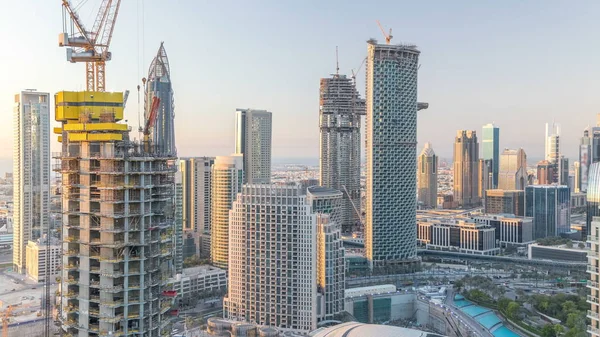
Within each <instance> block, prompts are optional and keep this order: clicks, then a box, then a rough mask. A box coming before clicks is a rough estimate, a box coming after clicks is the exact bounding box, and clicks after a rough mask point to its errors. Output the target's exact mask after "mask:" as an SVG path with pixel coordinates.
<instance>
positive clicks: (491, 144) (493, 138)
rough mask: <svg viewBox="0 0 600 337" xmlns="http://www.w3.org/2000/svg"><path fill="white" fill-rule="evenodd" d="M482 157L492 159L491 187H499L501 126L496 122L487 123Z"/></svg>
mask: <svg viewBox="0 0 600 337" xmlns="http://www.w3.org/2000/svg"><path fill="white" fill-rule="evenodd" d="M481 136H482V137H481V138H482V139H481V142H482V144H481V147H482V151H481V152H482V156H481V157H482V159H484V160H491V161H492V185H491V186H490V187H489V188H490V189H494V188H498V173H499V172H500V128H498V127H497V126H495V125H494V124H486V125H484V126H483V128H482V134H481Z"/></svg>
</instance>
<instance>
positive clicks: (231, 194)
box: [210, 154, 244, 269]
mask: <svg viewBox="0 0 600 337" xmlns="http://www.w3.org/2000/svg"><path fill="white" fill-rule="evenodd" d="M243 167H244V164H243V157H242V155H237V154H236V155H231V156H218V157H216V158H215V161H214V164H213V166H212V173H211V205H210V206H211V214H210V215H211V225H210V226H211V228H210V232H211V235H210V258H211V260H212V263H213V265H215V266H216V267H218V268H223V269H226V268H227V262H228V260H229V256H230V255H229V210H230V209H231V205H232V204H233V202H234V201H235V198H236V196H237V194H238V193H239V192H240V190H241V188H242V184H243V181H244V170H243Z"/></svg>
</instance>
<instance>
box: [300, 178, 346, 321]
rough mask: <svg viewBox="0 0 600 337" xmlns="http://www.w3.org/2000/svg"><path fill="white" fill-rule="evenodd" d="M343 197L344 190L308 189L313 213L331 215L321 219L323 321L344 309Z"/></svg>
mask: <svg viewBox="0 0 600 337" xmlns="http://www.w3.org/2000/svg"><path fill="white" fill-rule="evenodd" d="M301 188H302V185H301ZM342 196H343V194H342V192H340V191H338V190H335V189H332V188H328V187H320V186H311V187H308V188H307V190H306V199H307V202H308V203H309V204H310V205H311V207H312V212H313V213H319V214H326V215H327V216H328V217H327V218H326V217H322V216H320V215H319V216H318V218H317V292H318V300H319V301H321V303H320V305H318V306H317V308H322V312H317V316H318V320H319V321H322V320H331V319H334V317H335V315H337V314H340V313H341V312H342V311H344V288H345V282H346V273H345V272H346V269H345V265H344V247H343V245H342V232H341V229H342V227H341V226H340V222H339V221H340V220H341V219H342V218H343V216H344V208H343V207H344V200H343V199H342Z"/></svg>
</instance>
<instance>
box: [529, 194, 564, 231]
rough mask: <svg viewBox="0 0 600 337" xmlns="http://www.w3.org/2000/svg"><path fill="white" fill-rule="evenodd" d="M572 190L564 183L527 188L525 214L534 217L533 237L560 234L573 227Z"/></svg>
mask: <svg viewBox="0 0 600 337" xmlns="http://www.w3.org/2000/svg"><path fill="white" fill-rule="evenodd" d="M570 204H571V191H570V190H569V188H568V187H567V186H562V185H533V186H527V187H526V188H525V216H526V217H530V218H533V237H534V239H541V238H545V237H550V236H559V234H561V233H566V232H568V231H570V229H571V205H570Z"/></svg>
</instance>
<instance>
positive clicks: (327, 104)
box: [319, 74, 365, 232]
mask: <svg viewBox="0 0 600 337" xmlns="http://www.w3.org/2000/svg"><path fill="white" fill-rule="evenodd" d="M364 114H365V101H364V100H363V99H361V98H360V96H359V94H358V91H356V85H355V84H354V82H353V81H352V79H350V78H348V77H346V76H345V75H339V74H335V75H333V76H332V77H331V78H322V79H321V86H320V95H319V128H320V134H321V155H320V161H319V166H320V167H319V168H320V181H321V185H322V186H326V187H331V188H335V189H337V190H339V191H341V192H342V193H344V203H343V213H342V216H343V218H342V219H341V225H342V229H343V230H344V232H350V231H352V228H353V227H354V225H356V224H357V223H359V222H360V214H359V213H358V212H360V202H361V201H360V119H361V115H364Z"/></svg>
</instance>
